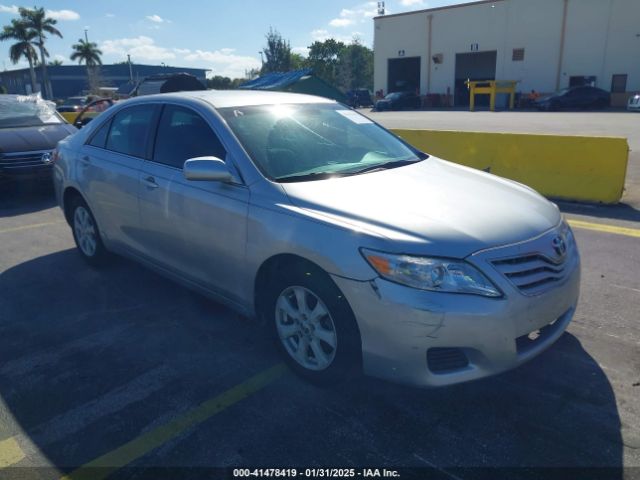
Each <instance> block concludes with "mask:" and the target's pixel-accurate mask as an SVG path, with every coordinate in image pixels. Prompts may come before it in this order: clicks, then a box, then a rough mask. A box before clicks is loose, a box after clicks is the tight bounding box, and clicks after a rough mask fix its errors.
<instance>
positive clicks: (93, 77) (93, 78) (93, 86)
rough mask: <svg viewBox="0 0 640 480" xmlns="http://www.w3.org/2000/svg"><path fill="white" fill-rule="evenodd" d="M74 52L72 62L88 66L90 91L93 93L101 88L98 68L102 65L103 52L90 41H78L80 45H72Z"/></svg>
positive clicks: (71, 57)
mask: <svg viewBox="0 0 640 480" xmlns="http://www.w3.org/2000/svg"><path fill="white" fill-rule="evenodd" d="M71 48H72V49H73V52H72V53H71V56H70V57H69V58H70V59H71V60H72V61H74V62H75V61H76V60H77V61H78V63H80V64H82V63H84V64H85V65H86V66H87V78H88V79H89V89H90V90H91V91H92V92H93V91H96V90H97V88H98V87H99V85H98V83H99V81H98V71H97V67H98V66H99V65H102V59H101V58H100V55H102V50H100V49H99V48H98V44H97V43H94V42H90V41H88V40H82V39H81V38H79V39H78V43H74V44H73V45H71Z"/></svg>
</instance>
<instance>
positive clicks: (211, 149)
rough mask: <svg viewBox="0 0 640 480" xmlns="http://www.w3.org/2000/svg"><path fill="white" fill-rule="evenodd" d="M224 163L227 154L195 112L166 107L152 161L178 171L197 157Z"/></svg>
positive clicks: (161, 117)
mask: <svg viewBox="0 0 640 480" xmlns="http://www.w3.org/2000/svg"><path fill="white" fill-rule="evenodd" d="M204 156H214V157H218V158H220V159H221V160H224V159H225V156H226V152H225V150H224V147H223V146H222V144H221V143H220V140H218V137H217V136H216V134H215V133H214V132H213V130H211V128H210V127H209V125H207V123H206V122H205V121H204V119H203V118H202V117H201V116H200V115H198V114H197V113H196V112H194V111H193V110H190V109H188V108H184V107H178V106H175V105H165V107H164V109H163V111H162V115H161V116H160V122H159V124H158V133H157V134H156V144H155V148H154V151H153V160H154V161H155V162H158V163H163V164H165V165H169V166H172V167H176V168H182V167H183V166H184V162H185V161H187V160H188V159H190V158H194V157H204Z"/></svg>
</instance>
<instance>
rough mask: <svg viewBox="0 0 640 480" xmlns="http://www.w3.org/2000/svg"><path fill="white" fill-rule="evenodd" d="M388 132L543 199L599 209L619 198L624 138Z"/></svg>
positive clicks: (626, 151) (624, 158) (625, 155)
mask: <svg viewBox="0 0 640 480" xmlns="http://www.w3.org/2000/svg"><path fill="white" fill-rule="evenodd" d="M393 131H394V132H395V133H396V135H398V136H400V137H402V138H403V139H404V140H406V141H407V142H409V143H410V144H412V145H414V146H415V147H416V148H418V149H420V150H422V151H424V152H426V153H431V154H433V155H435V156H437V157H440V158H443V159H445V160H449V161H452V162H456V163H459V164H462V165H467V166H469V167H474V168H477V169H481V170H485V171H489V172H491V173H493V174H495V175H499V176H501V177H505V178H510V179H512V180H515V181H517V182H520V183H524V184H525V185H528V186H530V187H532V188H534V189H535V190H537V191H538V192H540V193H541V194H543V195H545V196H547V197H553V198H561V199H565V200H577V201H587V202H601V203H617V202H619V201H620V198H621V197H622V192H623V189H624V180H625V176H626V172H627V161H628V157H629V146H628V145H627V139H626V138H617V137H580V136H560V135H533V134H520V133H488V132H458V131H436V130H399V129H394V130H393Z"/></svg>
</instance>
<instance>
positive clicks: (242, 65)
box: [0, 0, 469, 78]
mask: <svg viewBox="0 0 640 480" xmlns="http://www.w3.org/2000/svg"><path fill="white" fill-rule="evenodd" d="M1 1H2V0H0V2H1ZM466 1H469V0H386V1H385V7H386V11H387V13H388V14H389V13H400V12H406V11H412V10H420V9H424V8H434V7H441V6H444V5H453V4H459V3H465V2H466ZM33 3H35V5H36V6H38V7H44V8H45V10H47V12H48V14H49V16H50V17H52V18H55V19H56V20H58V24H57V27H58V29H59V30H60V31H61V33H62V35H63V38H62V39H60V38H57V37H54V38H51V39H49V40H48V42H47V45H46V46H47V49H48V50H49V53H50V55H51V59H58V60H62V61H63V64H67V65H69V64H73V62H71V60H69V55H70V54H71V45H72V44H74V43H76V42H77V41H78V39H79V38H84V34H85V29H87V35H88V38H89V40H90V41H92V42H95V43H97V44H98V47H99V48H100V49H101V50H102V53H103V55H102V61H103V63H113V62H120V61H124V60H126V58H127V54H130V55H131V60H132V62H134V63H143V64H149V65H161V64H163V63H164V64H165V65H169V66H175V67H193V68H206V69H210V70H211V72H210V75H222V76H227V77H231V78H236V77H244V75H245V71H247V70H249V69H251V68H255V67H260V65H261V62H260V53H259V52H260V51H261V50H262V49H263V48H264V46H265V44H266V40H265V35H266V34H267V32H268V31H269V28H274V29H275V30H277V31H278V32H280V34H281V35H282V36H283V38H285V39H286V40H288V41H289V42H290V44H291V47H292V50H293V51H294V52H296V53H301V54H303V55H306V52H307V47H308V46H309V45H311V44H312V43H313V42H314V41H315V40H325V39H326V38H335V39H337V40H342V41H344V42H350V41H351V40H352V39H353V38H354V37H357V38H358V39H359V40H360V41H361V42H362V43H363V44H365V45H367V46H369V47H372V45H373V20H372V18H373V17H374V16H375V15H377V2H376V1H369V2H359V1H358V0H235V1H221V0H172V1H168V0H162V1H160V0H126V1H125V0H108V1H107V0H41V1H39V2H37V1H36V2H33ZM33 3H32V2H29V3H27V4H22V3H7V2H5V3H0V26H2V25H7V24H9V23H10V22H11V19H12V18H15V17H16V16H17V11H18V7H19V6H29V7H32V6H33ZM10 45H11V42H10V41H5V42H0V61H1V62H2V64H1V65H0V68H2V69H3V70H5V69H8V70H11V69H15V68H23V67H26V66H27V63H26V61H23V62H20V63H19V64H18V65H14V64H12V63H11V61H10V60H9V46H10Z"/></svg>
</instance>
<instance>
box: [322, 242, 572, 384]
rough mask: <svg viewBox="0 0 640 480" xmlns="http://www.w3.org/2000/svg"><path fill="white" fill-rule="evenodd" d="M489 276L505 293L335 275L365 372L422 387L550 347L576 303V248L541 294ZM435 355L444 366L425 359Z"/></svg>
mask: <svg viewBox="0 0 640 480" xmlns="http://www.w3.org/2000/svg"><path fill="white" fill-rule="evenodd" d="M492 280H494V281H495V282H496V283H497V284H498V286H499V287H500V289H501V290H502V291H503V292H504V293H505V295H504V297H503V298H499V299H492V298H487V297H481V296H477V295H461V294H451V293H438V292H429V291H421V290H416V289H413V288H409V287H405V286H402V285H398V284H395V283H392V282H389V281H386V280H383V279H380V278H377V279H375V280H372V281H370V282H360V281H354V280H350V279H345V278H341V277H334V281H335V282H336V284H337V285H338V287H339V288H340V289H341V290H342V292H343V293H344V295H345V297H346V298H347V300H348V301H349V303H350V305H351V307H352V309H353V311H354V314H355V316H356V320H357V322H358V326H359V328H360V334H361V339H362V354H363V367H364V372H365V374H367V375H371V376H375V377H380V378H384V379H387V380H391V381H394V382H399V383H407V384H412V385H417V386H425V387H428V386H443V385H451V384H455V383H460V382H466V381H470V380H476V379H479V378H483V377H487V376H490V375H495V374H497V373H500V372H503V371H506V370H509V369H512V368H515V367H517V366H519V365H521V364H522V363H524V362H526V361H527V360H530V359H532V358H533V357H535V356H537V355H538V354H540V353H541V352H542V351H544V350H545V349H546V348H548V347H549V346H551V345H552V344H553V343H554V342H555V341H556V340H557V339H558V338H559V337H560V336H561V335H562V333H563V332H564V330H565V329H566V328H567V325H568V324H569V322H570V321H571V319H572V317H573V314H574V312H575V309H576V305H577V302H578V296H579V288H580V263H579V257H578V253H577V250H576V251H575V253H574V258H573V261H572V262H571V264H570V268H568V271H567V273H566V275H565V277H564V279H563V281H562V282H560V283H557V284H555V285H554V286H553V288H552V289H550V290H548V291H546V292H544V293H542V294H539V295H535V296H528V295H525V294H523V293H521V292H520V291H518V289H517V288H516V287H514V286H513V285H512V284H510V282H509V281H508V280H506V279H501V278H498V277H492ZM530 334H531V335H530ZM536 335H537V338H535V337H536ZM534 338H535V339H534ZM432 354H433V355H432ZM460 359H464V360H465V362H460V361H459V360H460ZM439 360H440V361H444V366H445V368H444V369H442V368H440V367H441V366H442V365H440V366H438V365H437V363H431V362H437V361H439Z"/></svg>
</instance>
